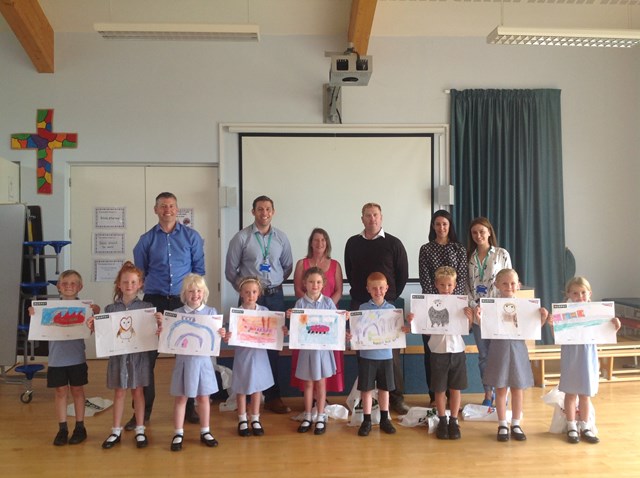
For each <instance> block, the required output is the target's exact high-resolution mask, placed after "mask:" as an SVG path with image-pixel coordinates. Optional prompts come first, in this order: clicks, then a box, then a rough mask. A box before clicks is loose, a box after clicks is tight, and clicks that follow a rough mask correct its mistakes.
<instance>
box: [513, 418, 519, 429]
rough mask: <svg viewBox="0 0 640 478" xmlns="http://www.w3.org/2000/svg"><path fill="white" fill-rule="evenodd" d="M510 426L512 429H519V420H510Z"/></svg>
mask: <svg viewBox="0 0 640 478" xmlns="http://www.w3.org/2000/svg"><path fill="white" fill-rule="evenodd" d="M511 426H512V427H519V426H520V419H519V418H513V419H511Z"/></svg>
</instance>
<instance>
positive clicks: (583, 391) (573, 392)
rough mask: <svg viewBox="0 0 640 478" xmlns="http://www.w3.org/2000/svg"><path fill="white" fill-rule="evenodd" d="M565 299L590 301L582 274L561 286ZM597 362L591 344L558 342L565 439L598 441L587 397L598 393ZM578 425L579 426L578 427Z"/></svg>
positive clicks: (615, 319)
mask: <svg viewBox="0 0 640 478" xmlns="http://www.w3.org/2000/svg"><path fill="white" fill-rule="evenodd" d="M565 296H566V299H567V300H568V301H570V302H589V301H591V284H589V281H588V280H587V279H585V278H584V277H574V278H573V279H571V280H570V281H569V282H567V285H566V287H565ZM611 321H612V322H613V324H614V326H615V328H616V330H618V329H620V319H618V318H616V317H614V318H613V319H611ZM599 376H600V364H599V362H598V350H597V348H596V345H595V344H577V345H562V346H560V383H559V385H558V390H560V391H561V392H564V413H565V415H566V417H567V441H568V442H569V443H573V444H575V443H579V442H580V439H582V440H584V441H586V442H587V443H593V444H595V443H598V442H599V441H600V439H599V438H598V437H597V436H596V435H595V433H593V431H592V428H593V424H592V423H589V412H590V409H591V406H592V405H591V397H592V396H594V395H595V394H596V393H598V381H599ZM576 400H577V401H578V408H579V410H580V421H579V422H576ZM578 427H579V429H578Z"/></svg>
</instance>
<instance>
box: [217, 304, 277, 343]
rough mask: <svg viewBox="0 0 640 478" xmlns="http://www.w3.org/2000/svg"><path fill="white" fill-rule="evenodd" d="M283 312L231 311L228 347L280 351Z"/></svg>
mask: <svg viewBox="0 0 640 478" xmlns="http://www.w3.org/2000/svg"><path fill="white" fill-rule="evenodd" d="M283 326H284V312H276V311H269V310H245V309H231V312H230V314H229V332H231V338H230V339H229V345H236V346H239V347H252V348H254V349H270V350H282V345H283V342H284V332H283V330H282V327H283Z"/></svg>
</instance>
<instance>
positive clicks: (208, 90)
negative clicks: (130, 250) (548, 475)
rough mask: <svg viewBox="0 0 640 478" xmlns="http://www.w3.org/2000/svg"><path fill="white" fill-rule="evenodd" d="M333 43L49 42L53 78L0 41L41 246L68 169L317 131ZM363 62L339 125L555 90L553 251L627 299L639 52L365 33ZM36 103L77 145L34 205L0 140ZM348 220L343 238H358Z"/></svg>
mask: <svg viewBox="0 0 640 478" xmlns="http://www.w3.org/2000/svg"><path fill="white" fill-rule="evenodd" d="M343 41H344V39H343V38H341V37H340V38H337V37H308V36H307V37H273V36H271V37H270V36H263V38H262V39H261V42H260V43H258V44H232V43H182V42H175V43H168V42H107V41H104V40H102V39H101V38H99V37H98V35H96V34H91V33H58V34H56V73H55V74H52V75H46V74H38V73H36V72H35V70H34V68H33V66H32V65H31V63H30V62H29V60H28V58H27V57H26V55H25V53H24V52H23V50H22V48H21V47H20V45H19V44H18V42H17V40H16V39H15V37H14V36H13V35H12V34H11V33H0V45H1V47H0V65H2V68H1V69H0V84H1V85H2V88H0V137H3V138H5V139H4V140H2V141H0V156H3V157H5V158H7V159H9V160H12V161H16V160H19V161H21V164H22V171H21V180H22V188H21V191H22V200H23V201H25V202H27V203H31V204H40V205H42V206H43V208H44V214H45V218H46V220H45V233H46V235H47V236H48V237H49V238H53V237H56V238H61V237H65V235H66V234H65V231H66V229H67V227H68V214H67V213H66V211H67V209H68V207H67V206H68V205H67V203H66V201H67V198H66V190H65V187H64V182H65V181H64V180H65V179H66V176H67V174H68V168H67V164H68V163H70V162H100V163H107V162H136V163H158V162H160V163H162V162H169V163H173V162H180V161H185V162H190V163H200V162H202V163H208V162H218V160H219V159H218V141H219V138H218V124H219V123H245V122H246V123H289V124H300V123H321V122H322V89H321V85H322V84H323V83H324V82H326V81H327V77H328V70H329V60H328V59H326V58H324V51H325V50H338V49H342V48H344V43H343ZM369 54H371V55H373V56H374V73H373V77H372V79H371V82H370V83H369V86H368V87H352V88H344V89H343V94H342V97H343V99H342V101H343V121H344V122H345V123H351V124H353V123H364V124H375V123H384V124H395V123H403V124H407V123H421V124H425V123H446V122H447V121H448V101H449V98H448V96H447V95H446V94H444V93H443V90H444V89H449V88H458V89H464V88H540V87H543V88H560V89H562V108H563V110H562V114H563V151H564V182H565V212H566V224H567V245H568V246H569V247H570V248H571V249H572V250H573V251H574V253H575V255H576V260H577V264H578V273H580V274H584V275H586V276H587V277H589V278H590V279H591V281H592V284H593V286H594V292H595V296H596V297H602V296H639V295H640V256H639V255H638V254H637V253H636V252H635V251H636V248H635V247H634V246H635V243H636V238H637V237H639V236H640V211H639V208H638V207H637V202H638V201H637V199H636V198H637V185H638V184H639V179H640V162H639V161H638V150H639V146H640V145H639V141H640V140H638V124H640V93H639V92H638V87H637V85H638V84H639V82H638V80H639V78H638V77H639V76H640V75H639V73H640V56H639V55H640V53H639V51H638V50H637V49H636V50H625V51H623V50H596V49H564V48H557V49H553V48H535V47H517V46H511V47H510V46H493V45H487V44H486V43H485V39H484V38H410V37H409V38H392V37H374V38H372V40H371V43H370V46H369ZM38 108H54V109H55V116H54V129H55V130H57V131H65V132H78V133H79V138H78V149H76V150H57V151H55V153H54V165H55V166H54V186H53V187H54V194H53V195H52V196H42V195H37V194H36V188H35V182H36V180H35V164H36V159H35V152H34V151H13V150H11V149H10V143H9V135H10V134H11V133H18V132H33V131H35V117H36V109H38ZM229 146H230V145H226V147H229ZM228 153H229V151H227V153H226V154H225V156H228ZM227 167H229V166H227ZM327 174H332V173H331V172H328V173H327ZM221 177H222V178H224V176H223V175H221ZM223 185H224V184H223ZM358 216H359V214H358V212H357V211H354V218H353V219H354V220H353V224H352V225H349V226H345V227H350V228H351V229H353V230H354V231H355V230H358V229H359V228H360V223H359V217H358ZM390 232H393V231H390ZM426 235H427V232H426V231H425V241H426ZM223 242H224V241H223ZM223 246H224V244H223ZM223 254H224V251H223Z"/></svg>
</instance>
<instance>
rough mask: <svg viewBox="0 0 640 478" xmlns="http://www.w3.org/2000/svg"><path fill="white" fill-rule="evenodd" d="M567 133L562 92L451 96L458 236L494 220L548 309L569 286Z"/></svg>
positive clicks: (547, 336)
mask: <svg viewBox="0 0 640 478" xmlns="http://www.w3.org/2000/svg"><path fill="white" fill-rule="evenodd" d="M561 133H562V129H561V119H560V90H547V89H545V90H462V91H458V90H451V177H452V183H453V185H454V187H455V206H454V207H453V209H452V215H453V218H454V224H455V226H456V229H457V230H458V231H460V232H461V233H460V234H459V236H462V237H464V238H465V240H467V236H468V232H467V231H468V225H469V223H470V222H471V220H472V219H473V218H475V217H477V216H486V217H487V218H489V220H490V221H491V223H492V224H493V226H494V228H495V230H496V235H497V238H498V241H499V243H500V246H502V247H504V248H505V249H507V250H508V251H509V253H510V255H511V260H512V262H513V266H514V269H516V271H517V272H518V274H519V276H520V280H521V281H522V282H523V283H524V284H525V285H527V286H533V287H535V292H536V296H537V297H539V298H540V299H541V300H542V305H543V306H544V307H547V308H550V307H551V303H552V302H559V301H562V300H563V295H562V290H563V287H564V282H565V232H564V200H563V190H562V134H561ZM463 231H464V232H467V233H466V234H462V232H463ZM551 341H552V339H551V334H550V333H549V331H548V330H543V342H545V343H550V342H551Z"/></svg>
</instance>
